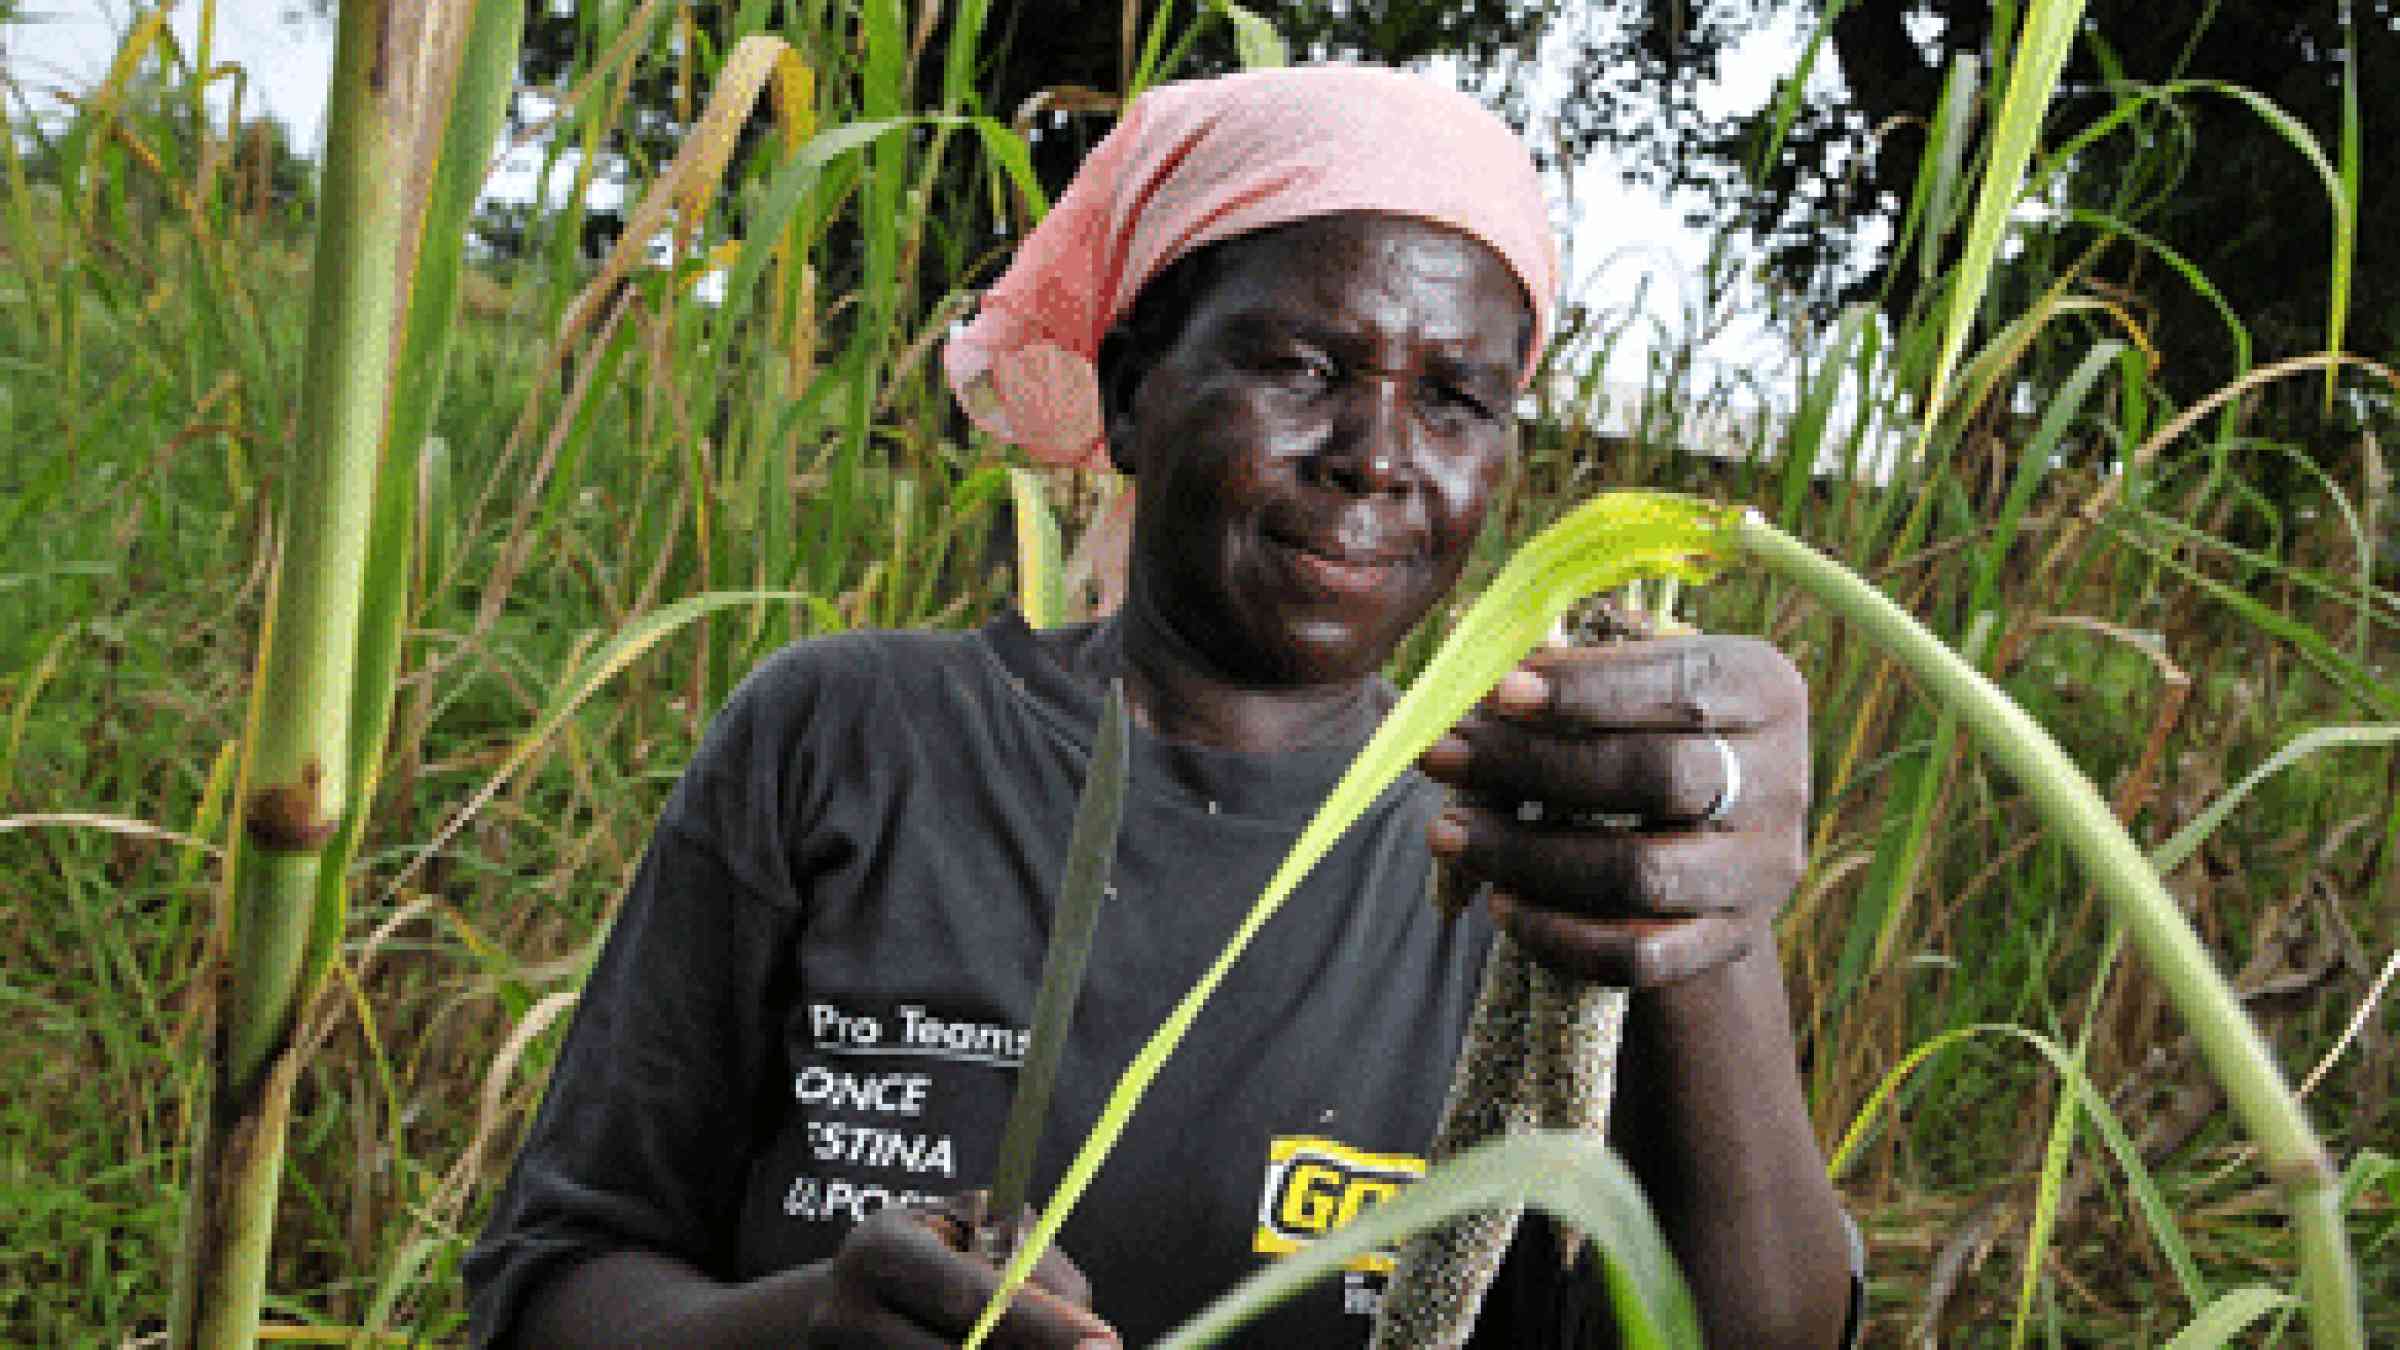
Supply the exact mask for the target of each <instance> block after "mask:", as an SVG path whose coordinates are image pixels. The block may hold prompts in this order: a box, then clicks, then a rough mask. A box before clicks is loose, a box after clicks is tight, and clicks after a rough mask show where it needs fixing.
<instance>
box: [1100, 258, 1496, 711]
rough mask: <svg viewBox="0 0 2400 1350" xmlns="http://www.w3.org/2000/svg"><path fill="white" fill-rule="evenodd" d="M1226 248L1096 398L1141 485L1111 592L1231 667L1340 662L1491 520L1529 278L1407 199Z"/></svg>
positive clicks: (1276, 670)
mask: <svg viewBox="0 0 2400 1350" xmlns="http://www.w3.org/2000/svg"><path fill="white" fill-rule="evenodd" d="M1226 247H1227V256H1225V257H1222V258H1220V259H1217V260H1215V261H1216V263H1217V267H1216V271H1215V276H1214V279H1213V282H1212V284H1210V285H1209V286H1208V287H1207V289H1206V290H1205V292H1204V293H1203V294H1202V295H1201V296H1200V297H1199V298H1198V299H1197V300H1196V301H1195V302H1194V303H1193V305H1192V308H1191V310H1190V313H1189V316H1188V318H1187V320H1186V321H1185V323H1184V324H1183V327H1182V329H1181V332H1180V334H1179V335H1178V336H1177V337H1176V338H1175V339H1174V340H1173V342H1172V344H1171V345H1169V346H1167V347H1166V348H1165V349H1164V350H1163V351H1160V352H1157V353H1155V354H1152V356H1151V357H1150V358H1149V360H1148V364H1147V366H1146V367H1145V368H1140V369H1137V370H1136V371H1135V372H1134V382H1133V383H1132V384H1131V385H1130V388H1129V391H1128V392H1126V393H1124V394H1122V395H1120V396H1119V397H1117V398H1114V399H1112V401H1111V402H1112V407H1111V410H1110V417H1109V439H1110V444H1111V449H1112V452H1113V453H1114V454H1115V456H1116V458H1117V459H1118V461H1119V463H1120V464H1122V465H1123V466H1124V467H1125V468H1127V469H1128V470H1129V471H1131V472H1132V473H1133V474H1134V475H1135V476H1136V478H1137V480H1138V481H1139V483H1140V484H1141V490H1142V495H1141V498H1140V503H1141V504H1140V507H1139V509H1138V513H1137V516H1136V520H1135V526H1134V539H1133V557H1132V566H1131V579H1130V591H1129V595H1128V599H1127V604H1128V605H1129V606H1132V607H1135V608H1137V609H1140V610H1142V611H1144V613H1143V617H1144V618H1145V619H1146V620H1149V621H1154V622H1156V623H1158V624H1161V625H1163V626H1164V627H1165V628H1166V629H1167V630H1168V631H1169V632H1171V633H1173V634H1174V635H1175V636H1176V637H1177V638H1178V639H1180V645H1182V646H1183V647H1184V648H1185V649H1186V651H1187V652H1188V653H1190V654H1192V655H1195V656H1197V657H1198V658H1200V659H1201V660H1202V661H1204V662H1206V663H1208V664H1209V665H1210V666H1212V667H1213V668H1214V669H1215V671H1216V673H1218V674H1219V675H1221V676H1223V677H1225V678H1227V679H1230V680H1234V681H1237V682H1242V683H1262V684H1306V683H1324V682H1332V681H1340V680H1348V679H1354V678H1357V677H1358V676H1361V675H1365V674H1367V673H1369V672H1371V671H1373V670H1375V669H1377V668H1378V667H1380V666H1381V665H1382V664H1383V662H1384V661H1385V660H1386V659H1387V658H1388V657H1389V656H1390V654H1391V651H1392V649H1393V647H1394V646H1395V645H1396V644H1397V643H1398V642H1399V641H1400V639H1401V638H1402V637H1404V636H1405V635H1406V634H1407V633H1408V631H1409V629H1410V628H1411V627H1413V626H1414V625H1415V623H1416V621H1417V620H1418V618H1419V617H1420V616H1422V615H1423V614H1424V613H1425V611H1426V610H1427V608H1429V607H1430V606H1431V605H1432V604H1433V603H1434V601H1435V600H1437V599H1439V598H1440V597H1441V596H1442V595H1443V594H1444V593H1446V592H1447V591H1448V590H1449V589H1450V586H1451V584H1452V583H1453V582H1454V581H1455V580H1456V579H1457V577H1458V572H1459V568H1460V567H1461V566H1462V565H1463V564H1464V563H1465V561H1466V557H1467V552H1468V549H1469V547H1470V546H1471V545H1472V544H1473V542H1474V540H1475V535H1476V532H1477V530H1478V529H1479V528H1480V527H1481V526H1482V524H1483V516H1484V511H1485V508H1486V507H1487V506H1488V505H1489V503H1490V500H1491V495H1492V493H1493V491H1494V489H1495V488H1496V486H1497V485H1498V483H1499V481H1500V477H1501V474H1502V472H1503V471H1504V469H1505V468H1506V466H1507V463H1508V458H1509V456H1510V454H1511V453H1513V451H1514V449H1515V445H1516V436H1515V419H1514V415H1513V403H1514V399H1515V389H1516V377H1517V372H1518V368H1519V365H1520V362H1521V355H1522V347H1521V342H1522V339H1523V336H1524V333H1525V330H1526V325H1527V323H1528V321H1529V320H1528V317H1527V315H1528V311H1527V307H1526V303H1525V298H1524V290H1523V288H1522V287H1521V286H1520V285H1519V283H1518V282H1517V280H1516V277H1515V274H1514V273H1512V272H1510V271H1509V269H1508V267H1507V266H1506V264H1504V263H1502V262H1501V261H1500V259H1499V257H1498V255H1496V254H1494V253H1493V252H1492V251H1491V250H1490V249H1489V248H1487V247H1485V246H1484V245H1483V244H1481V243H1479V242H1477V241H1475V240H1473V239H1471V238H1468V237H1467V236H1465V235H1462V234H1458V233H1455V232H1452V231H1450V230H1447V229H1444V228H1442V227H1440V226H1438V225H1433V224H1429V223H1427V222H1423V221H1419V220H1415V219H1412V218H1408V217H1402V216H1387V215H1372V214H1364V213H1358V214H1347V215H1335V216H1323V217H1317V218H1314V219H1310V220H1304V221H1301V222H1298V223H1296V224H1293V225H1289V226H1285V227H1282V228H1279V229H1275V230H1272V231H1266V232H1262V233H1260V234H1257V235H1253V236H1247V237H1244V238H1242V239H1238V240H1235V241H1233V242H1232V243H1231V244H1230V245H1228V246H1226ZM1135 359H1136V360H1140V359H1142V358H1139V357H1137V358H1135ZM1120 387H1123V386H1120Z"/></svg>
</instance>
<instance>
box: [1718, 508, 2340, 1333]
mask: <svg viewBox="0 0 2400 1350" xmlns="http://www.w3.org/2000/svg"><path fill="white" fill-rule="evenodd" d="M1734 538H1735V540H1736V541H1737V542H1738V543H1739V544H1740V546H1741V548H1742V549H1743V550H1744V551H1745V552H1747V553H1748V554H1750V555H1751V556H1752V557H1755V558H1757V559H1758V560H1759V561H1760V562H1763V563H1765V564H1766V565H1767V566H1768V567H1770V568H1772V569H1773V570H1774V571H1775V572H1776V573H1777V574H1778V575H1780V576H1782V577H1783V578H1784V579H1785V580H1787V581H1790V582H1792V583H1793V584H1794V585H1796V586H1798V587H1799V588H1800V589H1802V590H1804V591H1807V592H1808V593H1809V594H1810V595H1812V596H1814V597H1816V599H1817V600H1818V601H1819V602H1821V603H1822V604H1824V605H1825V606H1826V607H1827V608H1829V609H1831V610H1832V611H1834V612H1835V613H1836V614H1839V615H1841V616H1842V617H1843V618H1844V619H1847V620H1849V621H1850V622H1852V623H1855V624H1858V625H1859V626H1860V627H1862V628H1864V629H1865V630H1866V631H1867V633H1868V635H1869V636H1870V637H1872V638H1873V639H1874V641H1875V644H1876V645H1877V646H1878V647H1880V648H1882V649H1883V650H1884V651H1885V652H1887V653H1889V654H1890V655H1891V656H1892V657H1893V659H1895V660H1897V661H1899V662H1900V663H1901V664H1902V665H1904V666H1906V667H1907V668H1908V669H1909V672H1910V673H1911V674H1913V675H1915V676H1916V677H1917V679H1918V680H1919V681H1921V682H1922V683H1923V684H1924V686H1925V688H1926V692H1927V693H1929V694H1930V695H1932V697H1933V698H1934V700H1935V701H1936V702H1937V703H1939V704H1940V705H1941V706H1942V707H1944V708H1946V709H1949V710H1950V711H1951V712H1953V713H1955V714H1957V715H1958V717H1959V718H1960V720H1962V721H1964V722H1965V723H1966V724H1967V726H1968V728H1969V729H1970V730H1971V731H1973V733H1974V734H1975V738H1976V739H1977V740H1978V741H1979V742H1981V743H1982V746H1983V750H1984V753H1985V754H1987V755H1989V756H1991V757H1992V758H1993V759H1994V760H1997V761H1998V762H1999V763H2000V765H2001V767H2003V768H2005V769H2006V770H2007V771H2008V772H2009V774H2010V775H2011V776H2013V777H2014V778H2015V779H2016V780H2017V781H2018V783H2019V784H2020V785H2021V786H2022V787H2023V788H2024V789H2025V792H2026V795H2028V796H2029V797H2031V798H2032V799H2033V802H2034V805H2035V807H2036V809H2037V810H2038V811H2039V812H2040V815H2041V818H2042V823H2043V825H2044V826H2045V827H2046V828H2047V829H2049V830H2050V831H2051V833H2052V834H2054V835H2055V836H2057V838H2058V839H2059V840H2060V841H2061V842H2063V843H2065V844H2066V846H2067V847H2068V849H2069V850H2071V851H2072V852H2073V853H2074V855H2075V857H2076V860H2077V861H2078V862H2080V863H2081V864H2082V865H2083V867H2084V869H2085V871H2086V872H2087V873H2088V874H2089V875H2090V876H2091V878H2092V880H2093V882H2094V884H2095V885H2097V886H2098V888H2099V891H2100V894H2101V895H2102V897H2104V898H2105V899H2106V900H2107V902H2108V905H2109V907H2110V908H2111V909H2112V910H2113V911H2114V912H2115V913H2116V916H2117V920H2118V922H2120V923H2122V924H2123V925H2124V926H2125V931H2126V933H2127V934H2128V935H2129V936H2130V937H2131V938H2132V939H2133V943H2134V946H2135V948H2136V949H2137V950H2139V951H2140V952H2141V954H2142V959H2143V961H2144V962H2146V963H2147V964H2148V965H2149V967H2150V969H2151V971H2152V973H2154V974H2155V975H2156V976H2157V977H2158V979H2159V981H2160V983H2162V984H2164V985H2165V986H2166V988H2167V994H2168V997H2169V998H2170V999H2172V1000H2173V1002H2174V1004H2175V1008H2176V1010H2177V1011H2178V1012H2180V1013H2181V1014H2182V1015H2183V1018H2184V1021H2185V1022H2186V1023H2187V1024H2189V1026H2190V1028H2191V1031H2192V1035H2193V1037H2194V1039H2196V1040H2197V1041H2198V1042H2199V1043H2200V1050H2201V1053H2202V1055H2203V1056H2205V1057H2206V1058H2207V1060H2208V1064H2209V1068H2210V1070H2211V1071H2212V1072H2213V1073H2214V1074H2215V1075H2216V1078H2217V1082H2218V1084H2219V1085H2220V1086H2222V1087H2223V1088H2224V1089H2225V1095H2226V1097H2227V1098H2228V1099H2229V1100H2230V1101H2231V1102H2232V1103H2233V1109H2234V1112H2235V1114H2236V1115H2238V1116H2240V1117H2241V1121H2242V1124H2243V1126H2244V1128H2246V1129H2247V1130H2248V1131H2249V1133H2250V1136H2251V1138H2252V1140H2253V1141H2255V1142H2256V1143H2257V1145H2258V1147H2259V1150H2260V1152H2261V1153H2262V1154H2264V1155H2265V1168H2266V1172H2267V1175H2268V1176H2269V1177H2270V1178H2271V1179H2272V1180H2273V1181H2274V1182H2275V1184H2276V1185H2277V1186H2278V1187H2280V1188H2281V1189H2282V1191H2283V1194H2284V1199H2285V1203H2286V1204H2287V1206H2288V1207H2289V1209H2290V1212H2291V1217H2292V1228H2293V1231H2294V1233H2295V1234H2296V1235H2297V1236H2298V1238H2299V1242H2300V1285H2301V1297H2302V1301H2303V1303H2304V1304H2305V1305H2306V1307H2307V1310H2308V1324H2309V1331H2310V1334H2311V1338H2312V1342H2313V1344H2315V1345H2316V1346H2318V1347H2319V1350H2353V1348H2354V1347H2362V1346H2364V1345H2365V1344H2366V1339H2365V1335H2366V1333H2365V1330H2364V1328H2363V1325H2362V1323H2361V1321H2360V1317H2359V1304H2358V1285H2357V1274H2356V1271H2355V1268H2354V1267H2353V1266H2352V1264H2351V1261H2350V1252H2349V1239H2348V1235H2347V1234H2346V1233H2345V1231H2344V1229H2343V1226H2342V1211H2341V1194H2340V1177H2339V1176H2338V1175H2337V1174H2336V1173H2335V1171H2334V1168H2333V1165H2332V1163H2331V1162H2330V1161H2329V1160H2328V1159H2327V1158H2326V1156H2325V1150H2324V1148H2323V1146H2322V1145H2320V1144H2319V1143H2318V1142H2317V1136H2316V1133H2315V1131H2314V1130H2312V1129H2311V1128H2310V1127H2309V1123H2308V1117H2307V1115H2306V1114H2305V1113H2304V1112H2302V1110H2301V1109H2300V1101H2299V1098H2297V1097H2296V1096H2294V1095H2293V1093H2292V1090H2291V1088H2290V1087H2289V1086H2288V1085H2287V1084H2286V1083H2285V1082H2284V1079H2283V1075H2282V1073H2281V1072H2280V1071H2279V1070H2278V1069H2277V1068H2276V1065H2275V1058H2274V1055H2273V1054H2272V1053H2271V1052H2270V1051H2269V1050H2268V1049H2267V1046H2266V1043H2265V1042H2264V1041H2263V1040H2261V1039H2260V1038H2259V1035H2258V1029H2257V1027H2256V1026H2255V1025H2253V1024H2252V1022H2251V1021H2250V1018H2249V1016H2248V1015H2247V1014H2245V1013H2244V1012H2243V1011H2242V1009H2241V1005H2240V1004H2239V1003H2238V1002H2237V1001H2236V1000H2235V998H2234V993H2233V987H2232V986H2231V985H2229V984H2227V983H2226V981H2225V977H2224V975H2223V974H2222V973H2221V972H2220V971H2219V970H2218V968H2217V963H2216V961H2215V959H2214V958H2212V957H2211V956H2210V955H2209V952H2208V949H2207V948H2206V947H2203V946H2202V945H2201V943H2200V938H2199V935H2198V934H2196V933H2194V932H2193V931H2192V926H2191V924H2190V923H2189V922H2187V921H2186V920H2185V919H2184V917H2183V912H2182V911H2181V910H2180V909H2178V908H2177V907H2176V905H2175V901H2174V900H2173V898H2172V897H2170V896H2169V895H2168V894H2167V890H2166V887H2165V886H2163V885H2161V884H2160V882H2159V879H2158V872H2157V871H2156V869H2154V868H2152V867H2151V865H2150V861H2149V859H2148V858H2146V857H2145V856H2143V854H2142V851H2141V849H2140V848H2139V847H2138V846H2137V845H2135V843H2134V842H2133V839H2132V837H2131V836H2129V835H2127V834H2126V833H2125V829H2124V827H2123V826H2121V825H2119V824H2118V823H2117V819H2116V816H2115V814H2114V813H2113V812H2111V811H2110V810H2109V807H2108V803H2107V802H2105V801H2103V800H2101V797H2100V794H2099V792H2098V791H2096V790H2095V789H2094V788H2093V787H2092V784H2091V780H2090V779H2088V778H2086V777H2084V775H2083V771H2082V770H2080V769H2078V768H2076V767H2075V762H2074V761H2073V760H2071V759H2069V758H2068V757H2067V754H2066V752H2065V751H2064V750H2062V749H2060V748H2059V745H2058V742H2056V741H2054V740H2052V739H2051V738H2050V734H2049V733H2048V732H2046V731H2044V730H2043V729H2042V726H2041V724H2040V723H2039V722H2036V721H2035V720H2033V718H2032V717H2030V716H2028V715H2027V714H2026V712H2025V710H2024V709H2022V708H2020V707H2018V706H2017V704H2016V702H2015V700H2013V699H2011V698H2009V696H2008V695H2007V694H2005V693H2002V692H2001V691H2000V689H1999V688H1998V687H1997V686H1995V685H1994V684H1992V682H1991V681H1989V680H1987V679H1985V678H1984V677H1983V675H1982V673H1981V672H1979V671H1977V670H1976V669H1975V668H1974V667H1972V666H1970V665H1968V664H1967V663H1966V662H1965V661H1963V660H1961V659H1959V657H1958V655H1957V653H1955V652H1953V651H1951V650H1950V648H1949V647H1947V646H1946V645H1944V644H1943V643H1942V641H1941V640H1940V639H1939V638H1936V637H1935V636H1933V634H1931V633H1929V632H1927V631H1926V630H1925V629H1924V627H1923V626H1922V625H1920V624H1918V623H1917V621H1916V620H1915V619H1913V618H1911V617H1910V616H1909V614H1908V612H1907V611H1906V610H1903V609H1901V608H1900V607H1899V606H1898V605H1896V604H1894V603H1892V601H1891V600H1890V599H1889V598H1888V597H1886V596H1885V595H1884V594H1883V592H1881V591H1879V590H1877V589H1875V588H1874V587H1873V586H1871V585H1869V584H1868V583H1867V582H1866V581H1864V580H1862V579H1861V578H1860V577H1859V576H1858V575H1857V574H1855V573H1853V572H1851V571H1850V570H1849V569H1848V568H1846V567H1843V566H1842V565H1841V564H1839V563H1837V562H1835V561H1833V560H1832V559H1831V558H1828V557H1826V556H1825V555H1824V554H1821V553H1819V552H1817V551H1816V550H1815V549H1812V548H1810V547H1809V546H1807V545H1806V544H1803V543H1801V542H1800V541H1799V540H1797V539H1794V538H1792V537H1791V536H1790V535H1788V534H1785V533H1784V532H1782V531H1781V530H1778V529H1776V528H1775V527H1774V526H1773V525H1770V524H1768V523H1767V521H1766V519H1765V518H1764V517H1762V516H1760V515H1759V514H1758V513H1756V512H1751V513H1748V514H1747V515H1745V516H1744V517H1743V519H1742V520H1741V521H1740V523H1739V524H1738V525H1737V526H1736V527H1735V530H1734Z"/></svg>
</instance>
